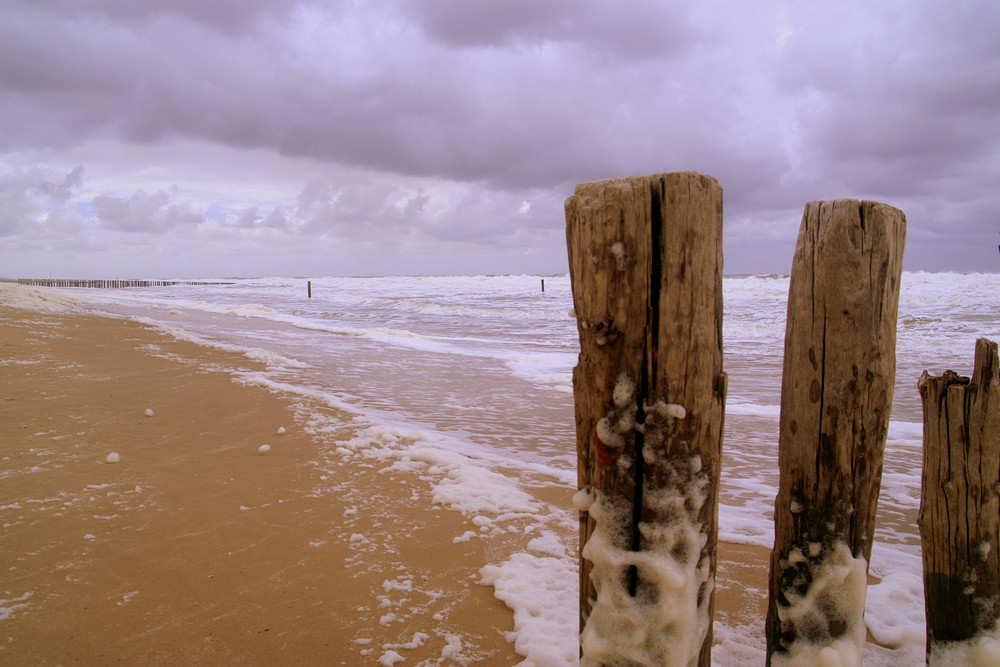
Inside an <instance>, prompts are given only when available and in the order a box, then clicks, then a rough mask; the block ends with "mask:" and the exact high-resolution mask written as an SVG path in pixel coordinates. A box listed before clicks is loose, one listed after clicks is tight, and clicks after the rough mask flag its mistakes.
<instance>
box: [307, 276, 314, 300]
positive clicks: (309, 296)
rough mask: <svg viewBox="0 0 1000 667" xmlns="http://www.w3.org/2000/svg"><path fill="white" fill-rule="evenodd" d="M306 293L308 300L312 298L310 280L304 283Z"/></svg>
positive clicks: (311, 283)
mask: <svg viewBox="0 0 1000 667" xmlns="http://www.w3.org/2000/svg"><path fill="white" fill-rule="evenodd" d="M306 293H307V294H308V298H310V299H311V298H312V296H313V281H311V280H307V281H306Z"/></svg>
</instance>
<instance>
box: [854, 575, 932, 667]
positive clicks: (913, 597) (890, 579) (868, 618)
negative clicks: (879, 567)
mask: <svg viewBox="0 0 1000 667" xmlns="http://www.w3.org/2000/svg"><path fill="white" fill-rule="evenodd" d="M865 624H866V625H867V626H868V631H869V632H870V633H871V634H872V637H873V638H874V639H875V641H876V642H878V643H879V644H880V645H882V646H885V647H887V648H892V649H898V648H904V647H910V646H916V647H919V649H920V651H921V652H922V651H923V649H924V641H925V639H926V621H925V619H924V581H923V578H922V577H921V576H920V575H919V574H914V573H912V572H896V573H893V574H889V575H887V576H886V577H885V578H884V579H882V581H881V582H879V583H878V584H874V585H872V586H869V587H868V595H867V600H866V602H865Z"/></svg>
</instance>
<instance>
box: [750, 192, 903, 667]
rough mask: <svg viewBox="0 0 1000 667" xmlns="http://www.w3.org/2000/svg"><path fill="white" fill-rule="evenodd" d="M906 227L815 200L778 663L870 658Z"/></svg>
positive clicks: (785, 448) (797, 294) (797, 356)
mask: <svg viewBox="0 0 1000 667" xmlns="http://www.w3.org/2000/svg"><path fill="white" fill-rule="evenodd" d="M905 236H906V216H904V215H903V212H902V211H900V210H898V209H895V208H893V207H891V206H887V205H885V204H880V203H878V202H871V201H862V202H858V201H857V200H853V199H839V200H836V201H820V202H812V203H810V204H807V205H806V208H805V214H804V215H803V218H802V225H801V227H800V229H799V238H798V243H797V245H796V247H795V256H794V260H793V263H792V274H791V280H790V283H789V290H788V291H789V294H788V317H787V322H786V330H785V360H784V371H783V372H784V375H783V379H782V387H781V417H780V419H779V436H778V437H779V444H778V465H779V468H780V481H779V488H778V496H777V499H776V500H775V506H774V531H775V539H774V550H773V551H772V553H771V576H770V591H769V600H768V613H767V623H766V635H767V653H768V657H767V663H768V664H769V665H770V664H772V660H773V661H774V662H775V663H779V662H781V661H782V659H783V658H785V657H798V658H799V660H801V661H802V662H801V664H819V663H820V662H823V664H827V663H826V662H825V661H826V660H830V659H832V658H834V657H836V656H837V655H838V654H839V655H842V656H844V659H846V660H847V661H851V660H853V661H854V662H843V663H842V664H861V649H862V647H863V645H864V641H865V633H866V630H865V625H864V606H865V592H866V585H867V572H868V561H869V559H870V556H871V546H872V537H873V534H874V530H875V509H876V506H877V503H878V494H879V485H880V484H881V480H882V458H883V452H884V449H885V438H886V432H887V430H888V426H889V413H890V408H891V407H892V395H893V387H894V384H895V380H896V314H897V309H898V305H899V280H900V273H901V270H902V260H903V245H904V241H905ZM797 664H799V663H797ZM829 664H834V663H832V662H831V663H829ZM837 664H841V663H837Z"/></svg>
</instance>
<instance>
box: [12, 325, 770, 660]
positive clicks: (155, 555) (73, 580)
mask: <svg viewBox="0 0 1000 667" xmlns="http://www.w3.org/2000/svg"><path fill="white" fill-rule="evenodd" d="M213 366H215V367H217V368H218V369H219V370H214V371H212V370H206V369H207V368H211V367H213ZM234 366H239V367H240V370H243V371H253V370H255V369H257V370H260V369H262V368H263V367H262V366H260V365H259V364H257V363H256V362H254V361H251V360H249V359H245V358H242V357H239V355H237V354H235V353H225V352H219V351H214V350H211V349H207V348H204V347H200V346H197V345H195V344H192V343H186V342H179V341H175V340H173V339H171V338H168V337H166V336H165V335H163V334H161V333H159V332H158V331H156V330H153V329H150V328H148V327H145V326H143V325H141V324H137V323H135V322H130V321H124V320H114V319H107V318H99V317H92V316H86V315H64V314H61V315H50V314H39V313H35V312H26V311H19V310H16V309H10V308H0V480H2V484H0V525H2V526H3V532H2V535H0V554H2V568H3V580H2V581H3V583H2V586H0V662H2V663H5V664H61V663H67V662H77V663H82V664H105V663H111V662H125V663H132V664H178V663H193V662H197V663H200V664H239V663H243V664H348V665H351V664H373V663H376V662H377V660H378V658H379V657H380V656H382V655H384V654H385V653H386V652H387V651H390V650H392V651H396V652H397V653H399V654H400V655H401V656H403V657H405V658H406V664H415V663H417V662H419V661H420V660H430V661H431V664H435V663H437V662H440V664H454V663H455V662H456V659H458V658H466V659H469V660H471V661H477V662H478V661H482V662H486V663H488V664H497V665H510V664H516V663H517V662H519V661H520V660H521V658H520V656H518V655H517V654H516V653H515V652H514V650H513V644H511V643H508V641H506V639H505V636H504V633H505V632H508V631H510V630H511V629H512V628H513V620H512V615H511V613H510V611H509V610H508V609H507V608H506V607H505V606H504V605H503V603H501V602H499V601H498V600H497V599H496V598H494V597H493V595H492V589H491V588H489V587H487V586H483V585H481V584H478V583H477V580H478V570H479V568H480V567H482V566H483V565H484V564H486V563H487V562H490V561H494V562H495V558H489V556H491V555H493V556H495V554H488V553H485V551H484V550H485V549H489V548H491V547H490V545H489V542H488V541H481V540H472V541H469V542H460V543H458V544H455V543H453V541H452V540H453V538H454V537H455V536H458V535H461V534H462V533H464V532H465V531H466V530H467V529H468V528H469V527H470V526H469V524H468V522H467V519H466V518H465V517H463V516H462V515H460V514H458V513H457V512H451V511H446V510H442V509H439V508H437V507H434V506H432V504H431V502H430V500H429V499H428V496H427V494H428V489H427V484H426V482H421V481H420V480H419V478H418V477H417V476H416V475H413V476H412V478H408V477H407V476H406V474H405V473H403V474H399V473H392V474H391V476H390V474H387V472H386V470H385V468H386V466H388V465H389V464H388V463H384V464H381V467H380V465H378V464H373V463H371V462H367V463H366V462H359V461H358V460H357V459H350V460H347V461H345V462H344V463H343V464H342V465H341V466H340V467H339V468H337V469H335V470H323V469H322V467H321V466H318V465H317V464H316V456H317V448H318V447H320V446H321V443H319V442H318V441H317V439H316V438H315V437H314V436H310V435H309V434H307V433H306V432H305V431H304V428H303V424H302V423H300V422H301V419H302V417H301V415H299V414H297V413H296V410H295V409H294V406H293V404H292V403H291V402H289V401H288V400H287V399H285V398H283V397H282V396H279V395H275V394H272V393H269V392H268V391H267V390H265V389H262V388H260V387H255V386H249V385H245V384H240V383H238V382H235V381H234V377H233V376H232V375H231V374H230V373H228V372H225V371H224V370H222V369H224V368H233V367H234ZM147 410H152V411H153V414H152V416H147V415H146V411H147ZM279 427H284V428H285V429H287V432H286V433H285V434H283V435H278V434H277V431H278V429H279ZM262 444H269V445H270V446H271V451H270V452H268V453H267V454H266V455H261V454H259V453H258V447H259V446H260V445H262ZM323 444H324V445H326V446H328V445H329V444H330V443H323ZM111 452H117V453H118V454H119V455H120V462H118V463H115V464H109V463H106V457H107V456H108V454H109V453H111ZM536 492H537V493H538V494H539V495H540V497H542V498H543V499H544V500H546V501H550V502H551V501H553V500H555V501H561V502H562V503H563V504H564V506H566V507H569V506H570V497H571V495H572V492H573V490H572V489H557V488H551V487H550V488H548V489H542V490H536ZM767 558H768V553H767V550H765V549H759V548H753V547H744V546H740V545H725V544H720V555H719V574H718V579H717V582H718V589H717V595H716V613H717V616H716V618H717V622H722V623H725V624H726V625H727V626H730V627H739V626H744V627H748V628H750V630H749V632H750V634H751V636H752V635H753V634H755V633H756V628H759V631H760V633H761V635H762V633H763V610H764V608H765V603H766V582H767ZM418 632H419V633H424V634H426V635H427V637H426V639H423V640H422V642H421V641H417V642H414V641H413V640H414V635H415V633H418ZM417 639H418V640H420V639H421V637H420V636H419V635H418V636H417ZM419 643H422V645H420V646H415V644H419Z"/></svg>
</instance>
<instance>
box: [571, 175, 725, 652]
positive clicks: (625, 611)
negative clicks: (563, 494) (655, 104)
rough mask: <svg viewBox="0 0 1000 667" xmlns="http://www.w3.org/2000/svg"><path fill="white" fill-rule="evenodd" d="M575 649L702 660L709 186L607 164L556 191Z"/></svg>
mask: <svg viewBox="0 0 1000 667" xmlns="http://www.w3.org/2000/svg"><path fill="white" fill-rule="evenodd" d="M566 236H567V244H568V248H569V264H570V277H571V280H572V289H573V303H574V307H575V313H576V318H577V324H578V329H579V336H580V358H579V364H578V365H577V366H576V368H575V369H574V371H573V388H574V403H575V409H576V433H577V452H578V457H579V467H578V478H579V485H580V489H581V491H580V492H579V493H578V494H577V496H576V498H575V501H576V504H577V508H578V509H579V510H580V548H581V552H580V627H581V633H582V634H581V653H582V655H583V656H584V657H586V658H588V659H589V660H592V661H595V662H598V663H615V664H618V663H636V664H656V665H696V664H697V665H706V666H707V665H709V664H710V651H711V644H712V632H711V621H712V612H713V601H714V583H715V580H714V573H715V550H716V536H717V503H718V480H719V469H720V462H721V451H722V432H723V416H724V407H725V392H726V376H725V374H724V373H723V371H722V187H721V186H720V185H719V183H718V182H717V181H716V180H715V179H713V178H711V177H709V176H703V175H701V174H697V173H693V172H680V173H671V174H657V175H654V176H636V177H627V178H615V179H611V180H606V181H599V182H594V183H584V184H581V185H578V186H577V187H576V191H575V194H574V195H573V196H572V197H570V198H569V199H568V200H567V201H566Z"/></svg>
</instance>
